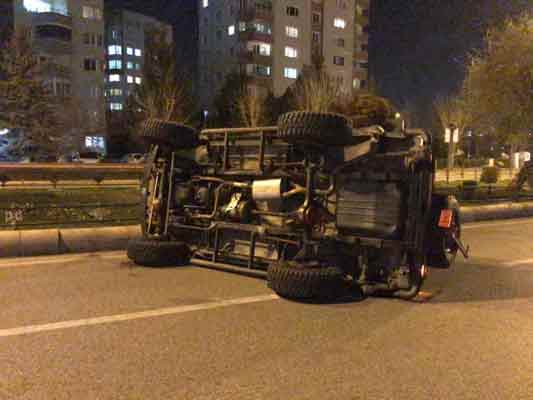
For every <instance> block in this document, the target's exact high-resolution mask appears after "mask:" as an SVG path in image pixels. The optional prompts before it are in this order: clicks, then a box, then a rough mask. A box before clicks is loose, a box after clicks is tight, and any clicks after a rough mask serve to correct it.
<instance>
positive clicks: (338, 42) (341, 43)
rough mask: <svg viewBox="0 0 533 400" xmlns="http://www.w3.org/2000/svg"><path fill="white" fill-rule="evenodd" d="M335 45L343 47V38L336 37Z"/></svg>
mask: <svg viewBox="0 0 533 400" xmlns="http://www.w3.org/2000/svg"><path fill="white" fill-rule="evenodd" d="M337 46H339V47H344V39H343V38H338V39H337Z"/></svg>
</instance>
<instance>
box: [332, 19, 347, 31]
mask: <svg viewBox="0 0 533 400" xmlns="http://www.w3.org/2000/svg"><path fill="white" fill-rule="evenodd" d="M333 26H334V27H335V28H340V29H344V28H346V21H345V20H343V19H342V18H335V19H334V20H333Z"/></svg>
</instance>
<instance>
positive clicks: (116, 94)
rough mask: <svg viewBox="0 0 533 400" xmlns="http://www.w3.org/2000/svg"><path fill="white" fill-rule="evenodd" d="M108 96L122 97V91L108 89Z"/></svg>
mask: <svg viewBox="0 0 533 400" xmlns="http://www.w3.org/2000/svg"><path fill="white" fill-rule="evenodd" d="M109 95H110V96H122V89H117V88H113V89H109Z"/></svg>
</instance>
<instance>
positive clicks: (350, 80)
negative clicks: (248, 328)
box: [198, 0, 370, 108]
mask: <svg viewBox="0 0 533 400" xmlns="http://www.w3.org/2000/svg"><path fill="white" fill-rule="evenodd" d="M369 6H370V0H290V1H286V0H283V1H282V0H198V24H199V33H198V39H199V44H198V48H199V55H198V60H199V61H198V62H199V76H198V89H199V97H200V103H201V104H202V105H203V107H206V108H208V107H209V105H210V101H211V100H212V98H213V96H214V94H215V93H216V92H217V91H218V90H219V89H220V87H221V86H222V84H223V83H224V78H225V76H226V75H227V74H228V73H230V72H232V71H242V72H245V73H246V74H247V75H249V76H251V77H253V82H254V85H253V86H255V87H257V89H259V90H264V91H267V90H270V91H272V92H273V94H274V95H275V96H281V95H283V93H285V91H286V90H287V88H288V87H289V86H291V85H292V84H294V82H295V80H296V79H297V78H298V76H299V74H300V73H301V71H302V69H303V68H304V67H305V66H309V65H312V64H313V63H314V62H315V60H321V61H322V62H323V65H324V67H325V68H326V70H327V71H328V73H329V74H330V75H331V76H332V77H336V78H338V79H339V82H341V86H342V90H343V91H344V92H346V93H349V92H351V91H352V90H360V89H364V88H365V86H366V85H367V82H368V25H369Z"/></svg>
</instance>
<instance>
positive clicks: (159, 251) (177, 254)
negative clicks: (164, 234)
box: [127, 238, 190, 267]
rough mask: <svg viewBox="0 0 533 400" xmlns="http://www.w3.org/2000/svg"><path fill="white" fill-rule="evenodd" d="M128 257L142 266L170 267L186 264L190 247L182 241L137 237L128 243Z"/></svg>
mask: <svg viewBox="0 0 533 400" xmlns="http://www.w3.org/2000/svg"><path fill="white" fill-rule="evenodd" d="M127 253H128V258H129V259H130V260H132V261H133V262H134V263H135V264H137V265H141V266H144V267H172V266H180V265H186V264H188V263H189V260H190V249H189V246H187V245H186V244H185V243H183V242H174V241H166V240H154V239H149V238H138V239H133V240H130V242H129V243H128V251H127Z"/></svg>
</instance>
